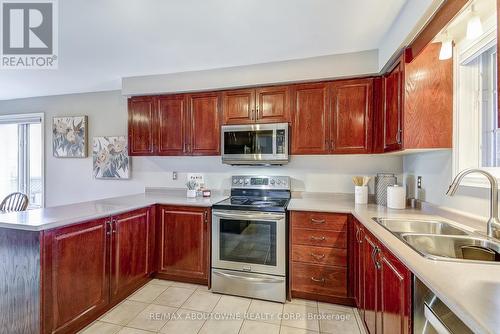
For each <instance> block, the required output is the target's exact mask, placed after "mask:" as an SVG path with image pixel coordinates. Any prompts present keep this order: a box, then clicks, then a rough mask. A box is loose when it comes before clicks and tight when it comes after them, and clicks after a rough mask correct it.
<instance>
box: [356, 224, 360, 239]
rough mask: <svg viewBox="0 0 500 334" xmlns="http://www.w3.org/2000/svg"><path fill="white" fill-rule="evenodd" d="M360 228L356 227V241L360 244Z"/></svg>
mask: <svg viewBox="0 0 500 334" xmlns="http://www.w3.org/2000/svg"><path fill="white" fill-rule="evenodd" d="M359 231H360V230H359V228H358V227H356V241H357V242H358V243H359Z"/></svg>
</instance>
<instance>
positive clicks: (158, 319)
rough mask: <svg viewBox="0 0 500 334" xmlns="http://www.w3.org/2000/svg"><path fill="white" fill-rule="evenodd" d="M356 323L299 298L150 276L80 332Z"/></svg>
mask: <svg viewBox="0 0 500 334" xmlns="http://www.w3.org/2000/svg"><path fill="white" fill-rule="evenodd" d="M245 315H246V316H245ZM360 321H361V320H360V318H359V315H358V312H357V310H356V309H353V308H351V307H346V306H340V305H334V304H327V303H321V302H315V301H306V300H300V299H295V300H293V301H292V302H287V303H286V304H284V305H283V304H280V303H273V302H266V301H261V300H256V299H249V298H241V297H234V296H226V295H220V294H216V293H212V292H210V291H208V289H207V287H206V286H202V285H196V284H186V283H178V282H171V281H164V280H156V279H155V280H152V281H151V282H149V283H148V284H147V285H145V286H144V287H142V288H141V289H140V290H138V291H137V292H135V293H134V294H133V295H131V296H129V297H128V298H127V299H126V300H124V301H123V302H122V303H120V304H119V305H117V306H116V307H114V308H113V309H112V310H110V311H109V312H108V313H106V314H105V315H103V316H102V317H101V318H100V319H99V320H97V321H95V322H94V323H92V324H91V325H90V326H88V327H87V328H85V329H84V330H82V331H81V332H80V333H84V334H114V333H119V334H151V333H166V334H177V333H178V334H197V333H200V334H256V333H258V334H318V333H329V334H330V333H332V334H336V333H342V334H344V333H345V334H351V333H355V334H361V333H364V330H363V327H362V326H360Z"/></svg>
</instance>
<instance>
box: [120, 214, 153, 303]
mask: <svg viewBox="0 0 500 334" xmlns="http://www.w3.org/2000/svg"><path fill="white" fill-rule="evenodd" d="M150 215H151V210H150V209H140V210H136V211H132V212H128V213H124V214H121V215H118V216H114V217H113V218H112V224H111V226H112V231H111V239H112V243H111V296H112V298H113V299H115V298H122V297H123V296H127V295H128V294H130V292H131V291H132V290H134V289H136V288H137V287H138V286H140V285H142V284H143V283H144V282H145V281H146V280H147V278H148V276H149V274H150V273H151V272H152V271H153V270H152V269H153V268H152V262H151V259H152V243H153V241H154V238H153V231H152V228H153V224H152V220H151V217H150Z"/></svg>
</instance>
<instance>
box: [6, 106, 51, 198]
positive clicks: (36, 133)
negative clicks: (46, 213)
mask: <svg viewBox="0 0 500 334" xmlns="http://www.w3.org/2000/svg"><path fill="white" fill-rule="evenodd" d="M42 130H43V114H26V115H8V116H0V143H2V144H1V145H0V157H2V159H3V161H2V163H1V164H0V201H1V200H2V199H3V198H4V197H5V196H7V195H8V194H10V193H13V192H22V193H24V194H26V195H28V198H29V204H30V206H29V207H30V208H37V207H43V204H44V196H43V195H44V192H43V189H44V178H43V147H44V146H43V131H42Z"/></svg>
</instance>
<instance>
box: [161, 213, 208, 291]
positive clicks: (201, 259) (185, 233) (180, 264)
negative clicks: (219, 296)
mask: <svg viewBox="0 0 500 334" xmlns="http://www.w3.org/2000/svg"><path fill="white" fill-rule="evenodd" d="M210 221H211V212H210V208H198V207H183V206H165V205H160V206H159V207H158V241H157V244H158V256H157V259H158V263H157V266H158V273H157V277H159V278H163V279H171V280H182V281H185V282H191V283H199V284H208V271H209V267H210V262H209V260H210V259H209V257H210Z"/></svg>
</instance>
